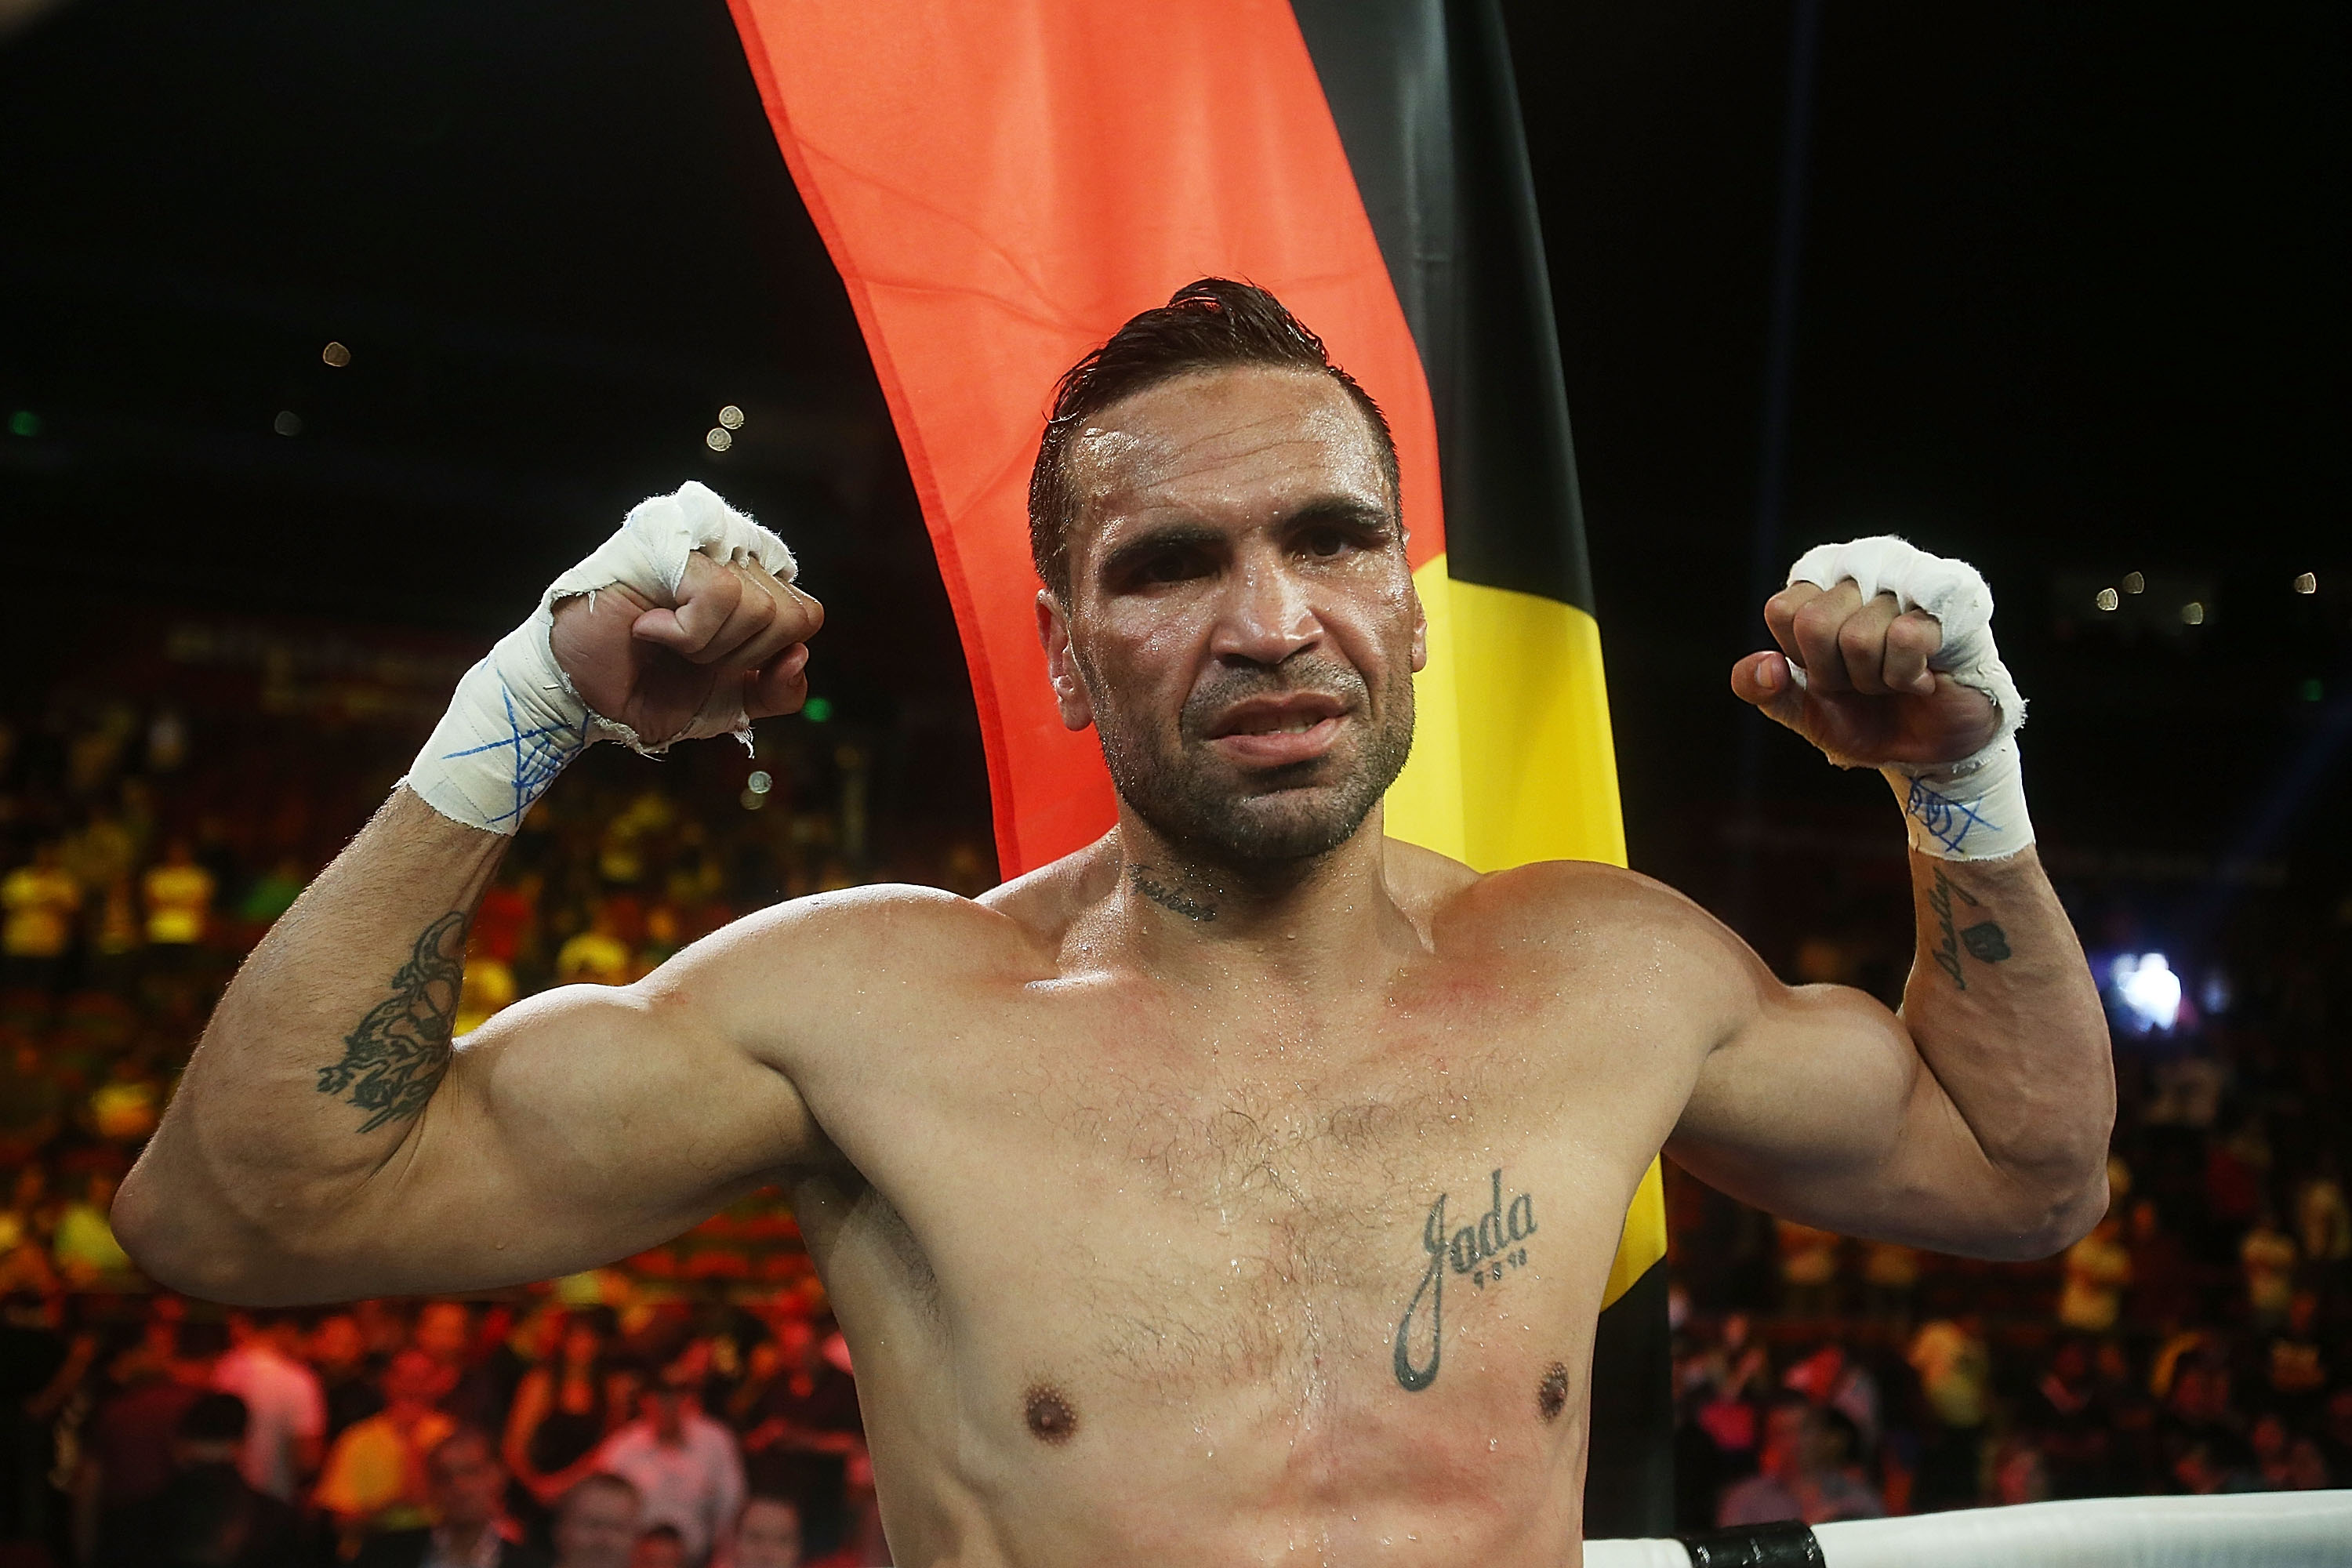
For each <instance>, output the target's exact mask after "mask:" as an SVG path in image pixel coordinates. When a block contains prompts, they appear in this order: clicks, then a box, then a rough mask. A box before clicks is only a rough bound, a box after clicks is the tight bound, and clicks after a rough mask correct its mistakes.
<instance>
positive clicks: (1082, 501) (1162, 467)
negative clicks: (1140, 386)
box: [1069, 366, 1390, 531]
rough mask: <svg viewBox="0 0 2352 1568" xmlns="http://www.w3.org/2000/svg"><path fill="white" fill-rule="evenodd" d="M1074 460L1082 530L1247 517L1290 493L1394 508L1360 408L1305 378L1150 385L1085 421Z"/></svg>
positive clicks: (1219, 374) (1214, 374)
mask: <svg viewBox="0 0 2352 1568" xmlns="http://www.w3.org/2000/svg"><path fill="white" fill-rule="evenodd" d="M1069 464H1070V470H1069V472H1070V480H1071V488H1072V489H1073V490H1074V491H1075V493H1076V497H1077V500H1078V522H1079V525H1080V529H1081V531H1093V530H1095V529H1097V528H1099V527H1101V526H1102V525H1103V524H1105V523H1107V522H1110V521H1114V520H1116V519H1118V518H1122V517H1135V516H1143V515H1150V514H1154V513H1163V512H1166V511H1171V510H1181V511H1185V512H1189V513H1192V514H1194V515H1196V516H1200V517H1203V518H1209V519H1215V520H1220V521H1254V520H1256V519H1258V518H1260V517H1262V516H1264V515H1265V514H1268V513H1270V512H1276V511H1279V510H1281V508H1282V506H1283V504H1284V503H1285V502H1286V500H1291V499H1294V498H1308V497H1328V496H1331V495H1334V494H1358V495H1361V496H1362V497H1363V498H1364V499H1365V500H1367V501H1368V502H1370V504H1371V505H1373V506H1376V507H1386V506H1387V505H1388V504H1389V501H1390V498H1389V495H1388V483H1387V480H1386V479H1385V478H1384V476H1383V472H1382V468H1381V454H1380V447H1379V445H1378V443H1377V441H1376V439H1375V438H1374V437H1373V435H1372V428H1371V426H1370V422H1369V421H1367V420H1366V418H1365V417H1364V414H1363V411H1362V410H1361V409H1360V408H1359V407H1357V406H1356V404H1355V402H1354V400H1353V399H1351V398H1350V397H1349V395H1348V394H1347V391H1346V389H1345V388H1343V387H1341V386H1340V385H1339V383H1338V382H1336V381H1334V380H1332V379H1331V378H1330V377H1329V376H1328V375H1322V374H1317V373H1315V372H1312V371H1297V370H1287V369H1276V368H1270V367H1264V366H1239V367H1234V368H1229V369H1218V370H1212V371H1200V372H1195V373H1193V374H1189V375H1183V376H1179V377H1177V378H1176V379H1174V380H1172V381H1165V382H1161V383H1160V384H1158V385H1156V386H1150V387H1147V388H1145V389H1144V390H1143V391H1141V392H1139V393H1136V394H1134V395H1131V396H1129V397H1124V398H1121V399H1120V400H1119V401H1118V402H1117V403H1114V404H1111V405H1109V406H1108V407H1106V408H1104V409H1103V410H1102V411H1101V412H1099V413H1098V414H1097V415H1096V416H1094V417H1093V418H1091V419H1089V420H1087V423H1086V426H1085V427H1084V428H1083V429H1082V430H1081V431H1080V432H1079V434H1078V437H1077V438H1076V440H1074V441H1073V442H1072V443H1071V444H1070V452H1069Z"/></svg>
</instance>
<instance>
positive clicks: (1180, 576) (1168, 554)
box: [1135, 550, 1207, 583]
mask: <svg viewBox="0 0 2352 1568" xmlns="http://www.w3.org/2000/svg"><path fill="white" fill-rule="evenodd" d="M1205 570H1207V563H1206V562H1204V561H1203V560H1202V557H1201V553H1200V552H1198V551H1196V550H1161V551H1156V552H1153V553H1152V554H1150V555H1148V556H1146V557H1144V559H1143V561H1142V563H1140V564H1139V566H1138V567H1137V568H1136V573H1135V580H1136V581H1137V582H1139V583H1182V582H1187V581H1189V580H1191V579H1192V578H1194V577H1198V576H1199V575H1201V574H1202V572H1204V571H1205Z"/></svg>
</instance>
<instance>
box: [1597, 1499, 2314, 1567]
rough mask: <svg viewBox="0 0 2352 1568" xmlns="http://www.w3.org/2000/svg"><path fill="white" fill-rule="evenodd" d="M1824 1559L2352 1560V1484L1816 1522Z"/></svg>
mask: <svg viewBox="0 0 2352 1568" xmlns="http://www.w3.org/2000/svg"><path fill="white" fill-rule="evenodd" d="M1813 1535H1814V1539H1815V1540H1817V1541H1818V1542H1820V1543H1821V1557H1820V1561H1821V1563H1822V1565H1823V1568H2352V1491H2311V1492H2249V1493H2242V1494H2237V1495H2232V1496H2227V1497H2137V1498H2088V1499H2084V1500H2080V1501H2074V1502H2037V1503H2024V1504H2021V1505H2019V1506H2017V1507H2014V1508H1979V1509H1959V1510H1954V1511H1952V1512H1949V1513H1923V1514H1915V1515H1912V1516H1910V1517H1908V1518H1905V1519H1857V1520H1845V1521H1840V1522H1838V1523H1835V1524H1822V1525H1816V1526H1815V1527H1814V1530H1813ZM1584 1561H1585V1564H1586V1568H1691V1556H1690V1553H1688V1552H1685V1550H1684V1548H1683V1545H1682V1543H1681V1542H1678V1541H1588V1542H1585V1543H1584Z"/></svg>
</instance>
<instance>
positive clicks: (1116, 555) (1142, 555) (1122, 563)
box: [1096, 522, 1225, 577]
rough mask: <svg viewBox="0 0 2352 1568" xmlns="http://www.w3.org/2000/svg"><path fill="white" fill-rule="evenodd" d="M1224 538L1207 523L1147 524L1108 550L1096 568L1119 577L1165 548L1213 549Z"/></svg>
mask: <svg viewBox="0 0 2352 1568" xmlns="http://www.w3.org/2000/svg"><path fill="white" fill-rule="evenodd" d="M1224 542H1225V536H1224V535H1223V533H1221V532H1220V531H1217V530H1216V529H1213V528H1211V527H1209V526H1208V525H1207V524H1206V523H1200V522H1165V523H1160V524H1156V525H1147V526H1146V527H1145V528H1144V529H1143V531H1141V532H1139V533H1138V534H1136V535H1135V536H1134V537H1133V538H1131V539H1127V540H1123V541H1121V542H1119V543H1118V544H1117V545H1115V546H1113V547H1112V548H1111V549H1110V550H1109V551H1108V552H1105V553H1104V555H1103V558H1102V563H1101V565H1099V566H1097V568H1096V571H1097V574H1100V575H1101V576H1104V577H1117V576H1119V575H1121V574H1124V573H1126V572H1127V571H1129V569H1130V568H1132V567H1134V566H1135V565H1137V564H1138V563H1140V562H1142V561H1143V560H1144V559H1146V558H1147V557H1149V556H1153V555H1157V554H1159V553H1160V552H1161V551H1163V550H1213V549H1215V548H1217V547H1218V546H1220V545H1223V543H1224Z"/></svg>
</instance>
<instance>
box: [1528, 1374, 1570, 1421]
mask: <svg viewBox="0 0 2352 1568" xmlns="http://www.w3.org/2000/svg"><path fill="white" fill-rule="evenodd" d="M1567 1408H1568V1368H1567V1367H1566V1366H1564V1365H1562V1364H1561V1363H1559V1362H1554V1363H1551V1369H1550V1370H1549V1372H1546V1373H1544V1374H1543V1381H1542V1382H1541V1383H1538V1384H1536V1414H1537V1415H1540V1416H1542V1417H1543V1418H1544V1419H1545V1420H1547V1421H1557V1420H1559V1413H1560V1412H1561V1411H1563V1410H1565V1409H1567Z"/></svg>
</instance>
